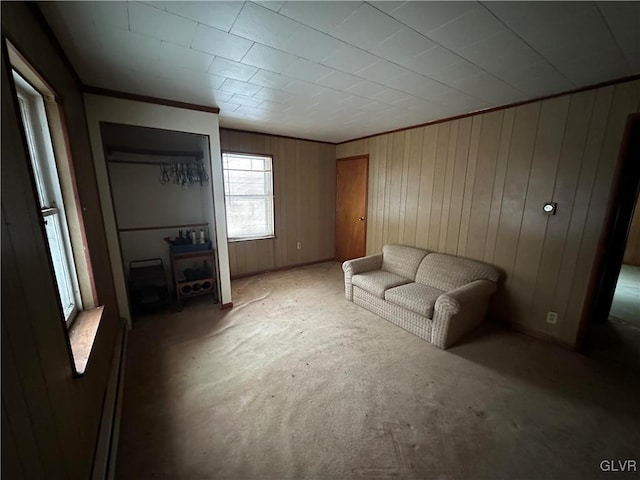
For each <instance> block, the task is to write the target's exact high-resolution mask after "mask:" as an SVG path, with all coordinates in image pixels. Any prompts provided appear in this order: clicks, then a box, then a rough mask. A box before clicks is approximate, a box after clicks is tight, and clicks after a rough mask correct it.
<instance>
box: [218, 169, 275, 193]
mask: <svg viewBox="0 0 640 480" xmlns="http://www.w3.org/2000/svg"><path fill="white" fill-rule="evenodd" d="M224 191H225V193H226V194H227V195H270V194H271V172H247V171H244V170H240V171H239V170H229V171H227V172H226V175H225V186H224Z"/></svg>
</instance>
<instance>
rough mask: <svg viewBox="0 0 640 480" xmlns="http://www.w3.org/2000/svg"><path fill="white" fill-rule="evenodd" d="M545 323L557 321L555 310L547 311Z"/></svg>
mask: <svg viewBox="0 0 640 480" xmlns="http://www.w3.org/2000/svg"><path fill="white" fill-rule="evenodd" d="M547 323H552V324H554V325H555V324H556V323H558V314H557V313H556V312H547Z"/></svg>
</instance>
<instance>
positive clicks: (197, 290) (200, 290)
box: [169, 248, 218, 310]
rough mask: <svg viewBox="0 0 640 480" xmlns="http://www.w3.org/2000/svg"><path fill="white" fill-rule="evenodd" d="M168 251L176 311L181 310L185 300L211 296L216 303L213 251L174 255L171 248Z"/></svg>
mask: <svg viewBox="0 0 640 480" xmlns="http://www.w3.org/2000/svg"><path fill="white" fill-rule="evenodd" d="M169 251H170V255H171V270H172V272H173V282H174V285H175V288H176V303H177V306H178V310H182V305H183V303H184V302H185V301H186V300H187V299H189V298H192V297H199V296H201V295H213V296H214V298H215V301H216V302H217V301H218V299H217V292H218V289H217V288H216V275H215V273H214V272H215V271H214V268H215V264H216V263H215V251H214V250H213V249H209V250H199V251H195V252H185V253H175V252H174V251H173V249H171V248H170V249H169Z"/></svg>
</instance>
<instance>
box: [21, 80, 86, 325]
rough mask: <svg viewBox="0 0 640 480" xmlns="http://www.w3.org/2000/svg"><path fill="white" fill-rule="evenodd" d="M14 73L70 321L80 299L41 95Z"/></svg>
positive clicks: (43, 213)
mask: <svg viewBox="0 0 640 480" xmlns="http://www.w3.org/2000/svg"><path fill="white" fill-rule="evenodd" d="M13 77H14V81H15V85H16V91H17V94H18V103H19V105H20V114H21V116H22V123H23V126H24V133H25V137H26V139H27V146H28V149H29V156H30V158H31V166H32V169H33V177H34V179H35V183H36V189H37V192H38V199H39V202H40V212H41V215H42V221H43V222H44V225H45V231H46V236H47V243H48V246H49V252H50V253H51V260H52V262H53V267H54V272H55V278H56V283H57V286H58V296H59V298H60V305H61V306H62V312H63V314H64V318H65V321H66V322H67V325H70V324H71V322H72V321H73V319H74V318H75V316H76V314H77V313H78V312H79V311H80V310H82V300H81V296H80V288H79V285H78V275H77V273H76V267H75V263H74V259H73V249H72V246H71V238H70V235H69V227H68V225H67V217H66V214H65V208H64V203H63V201H62V191H61V188H60V179H59V178H58V171H57V168H56V161H55V157H54V153H53V146H52V142H51V133H50V130H49V124H48V122H47V116H46V113H45V106H44V99H43V97H42V95H41V94H40V93H39V92H38V91H37V90H36V89H35V88H34V87H33V86H31V85H30V84H29V82H27V81H26V80H25V79H24V78H22V77H21V76H20V75H19V74H18V73H17V72H15V71H14V72H13Z"/></svg>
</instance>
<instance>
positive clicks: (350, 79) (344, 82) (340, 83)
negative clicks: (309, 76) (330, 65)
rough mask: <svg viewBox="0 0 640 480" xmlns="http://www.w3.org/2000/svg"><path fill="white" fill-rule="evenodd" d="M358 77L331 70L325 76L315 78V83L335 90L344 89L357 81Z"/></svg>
mask: <svg viewBox="0 0 640 480" xmlns="http://www.w3.org/2000/svg"><path fill="white" fill-rule="evenodd" d="M359 81H360V78H358V77H355V76H353V75H350V74H348V73H344V72H340V71H338V70H332V72H331V73H329V74H328V75H327V76H326V77H322V78H320V79H318V80H317V82H316V83H319V84H320V85H324V86H325V87H331V88H335V89H337V90H346V89H347V88H349V87H350V86H352V85H354V84H356V83H358V82H359Z"/></svg>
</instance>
